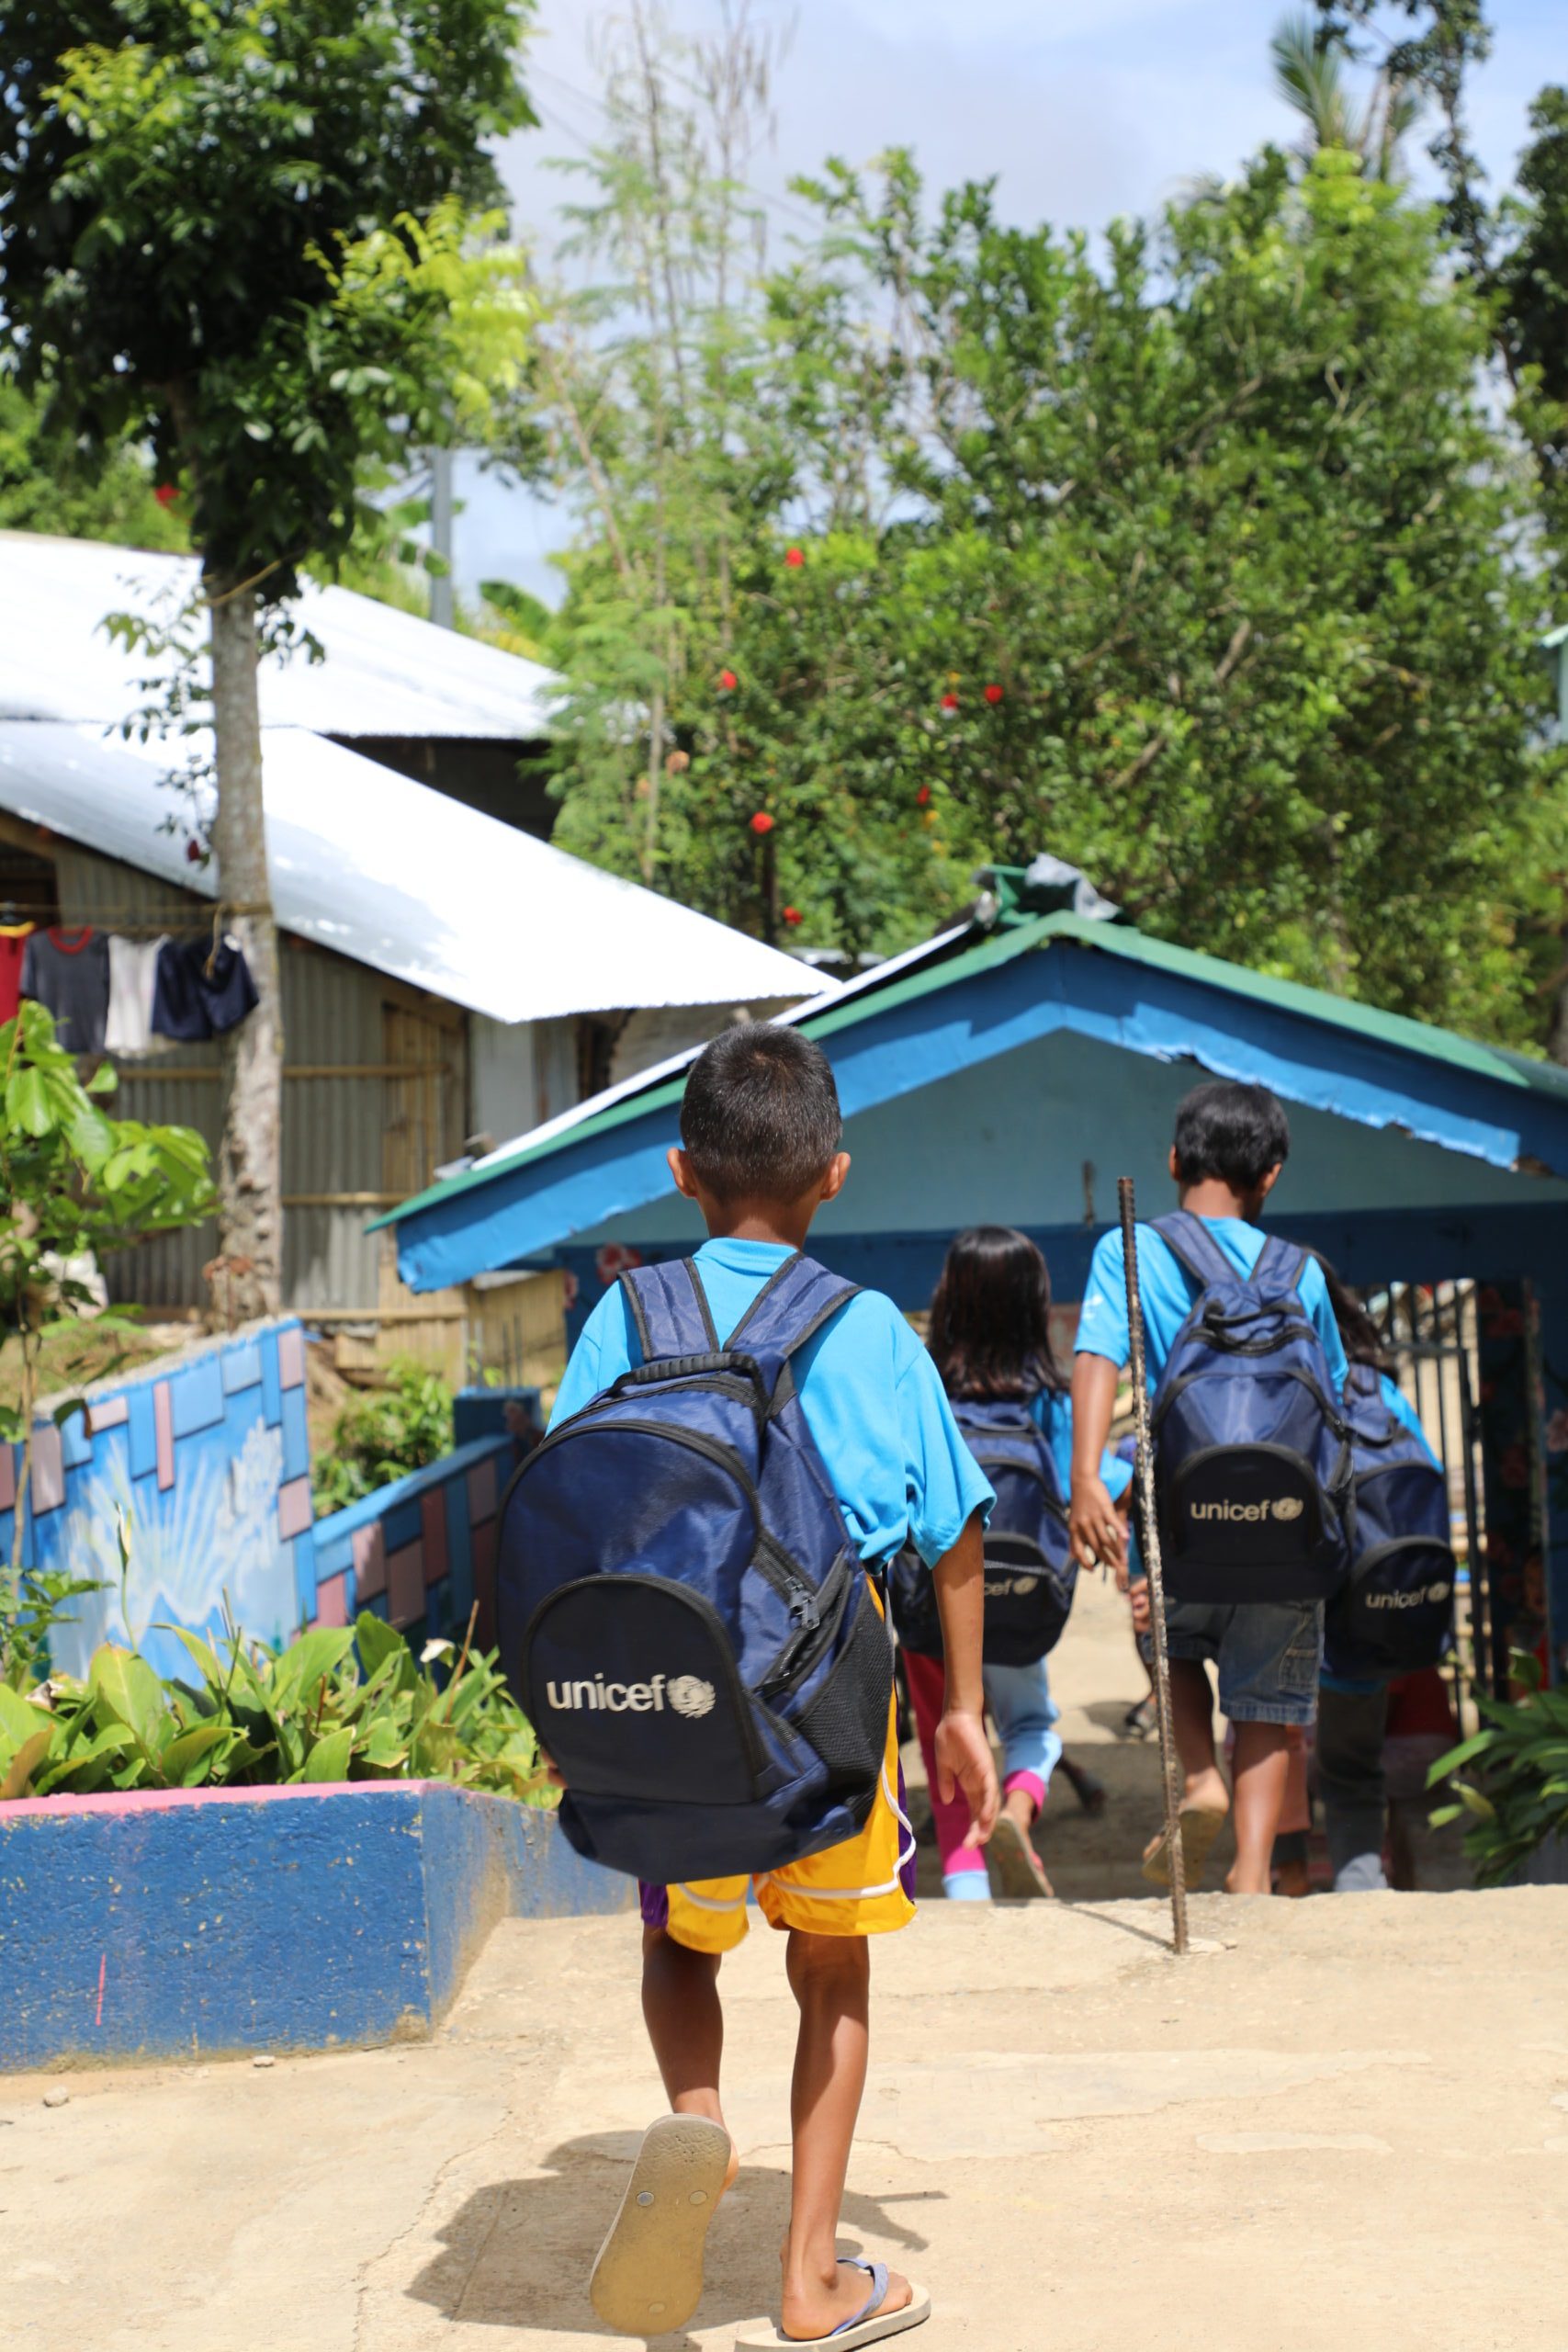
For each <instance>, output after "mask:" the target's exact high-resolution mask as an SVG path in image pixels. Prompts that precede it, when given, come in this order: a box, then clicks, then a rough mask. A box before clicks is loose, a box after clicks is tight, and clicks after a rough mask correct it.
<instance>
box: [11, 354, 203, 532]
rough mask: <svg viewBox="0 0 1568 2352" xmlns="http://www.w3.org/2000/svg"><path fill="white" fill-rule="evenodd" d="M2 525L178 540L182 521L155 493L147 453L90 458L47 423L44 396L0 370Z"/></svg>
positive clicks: (116, 451)
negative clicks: (31, 396)
mask: <svg viewBox="0 0 1568 2352" xmlns="http://www.w3.org/2000/svg"><path fill="white" fill-rule="evenodd" d="M0 531H51V532H53V533H55V534H56V535H58V536H59V537H62V538H71V539H109V540H112V541H114V542H115V543H117V544H118V545H119V546H122V547H134V548H185V547H186V546H187V545H188V544H189V542H188V538H187V536H186V527H185V525H184V523H183V522H182V521H181V520H180V517H179V514H178V512H177V510H176V507H175V504H174V503H173V502H171V501H170V500H169V499H168V497H167V494H165V497H164V499H163V500H160V498H159V497H158V494H157V488H156V486H155V484H154V482H153V480H152V467H151V465H150V464H149V462H148V459H147V458H146V456H145V455H144V454H143V453H142V452H141V451H138V450H135V449H131V448H126V447H120V448H116V449H113V450H109V451H107V452H103V453H101V454H98V455H96V456H94V457H92V458H88V457H87V456H85V453H84V452H82V451H80V450H78V449H75V448H73V447H71V446H70V445H69V444H68V443H67V444H65V445H64V446H62V442H61V439H60V437H59V436H58V435H50V434H49V433H48V432H47V431H46V429H45V426H44V422H43V414H42V402H41V401H40V400H39V399H37V398H34V399H29V398H28V395H27V394H26V393H25V392H24V391H22V390H21V389H20V387H19V386H17V384H15V383H13V382H11V381H9V380H8V379H6V377H4V376H0Z"/></svg>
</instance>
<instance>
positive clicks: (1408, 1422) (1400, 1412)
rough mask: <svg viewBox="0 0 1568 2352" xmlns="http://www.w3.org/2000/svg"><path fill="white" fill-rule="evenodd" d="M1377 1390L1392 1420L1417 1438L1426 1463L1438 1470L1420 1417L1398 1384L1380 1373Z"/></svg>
mask: <svg viewBox="0 0 1568 2352" xmlns="http://www.w3.org/2000/svg"><path fill="white" fill-rule="evenodd" d="M1378 1389H1379V1392H1380V1394H1381V1395H1382V1401H1383V1403H1384V1404H1385V1405H1386V1406H1387V1407H1388V1409H1389V1411H1390V1412H1391V1413H1392V1414H1393V1418H1394V1419H1395V1420H1396V1421H1399V1422H1402V1423H1403V1424H1404V1428H1406V1429H1407V1430H1409V1431H1410V1434H1411V1436H1412V1437H1418V1438H1419V1439H1420V1441H1421V1451H1422V1452H1423V1453H1425V1455H1426V1457H1427V1461H1428V1462H1429V1463H1430V1464H1431V1465H1432V1467H1433V1469H1434V1470H1440V1469H1441V1468H1442V1466H1443V1465H1442V1464H1441V1463H1440V1462H1439V1461H1438V1457H1437V1455H1436V1454H1435V1453H1433V1451H1432V1441H1431V1439H1430V1438H1429V1437H1428V1436H1427V1432H1426V1430H1424V1429H1423V1428H1422V1426H1421V1416H1420V1414H1419V1413H1418V1412H1417V1411H1416V1408H1415V1406H1414V1405H1413V1404H1412V1403H1411V1401H1410V1399H1409V1397H1407V1396H1406V1395H1405V1394H1404V1389H1403V1388H1401V1387H1400V1385H1399V1384H1398V1382H1397V1381H1396V1380H1394V1379H1393V1377H1392V1376H1391V1375H1390V1374H1388V1373H1386V1372H1380V1373H1379V1374H1378Z"/></svg>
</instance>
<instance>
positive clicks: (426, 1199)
mask: <svg viewBox="0 0 1568 2352" xmlns="http://www.w3.org/2000/svg"><path fill="white" fill-rule="evenodd" d="M1058 942H1060V943H1063V944H1071V945H1074V946H1081V947H1087V948H1089V949H1092V950H1094V951H1095V952H1097V953H1099V954H1100V955H1106V956H1122V957H1123V958H1124V959H1126V960H1127V961H1128V962H1130V963H1135V964H1145V965H1146V966H1148V967H1150V969H1151V970H1154V971H1158V972H1163V973H1166V974H1168V975H1170V976H1172V977H1174V978H1181V979H1188V980H1191V981H1193V982H1195V983H1197V984H1198V985H1199V986H1201V987H1204V988H1211V989H1221V990H1223V991H1224V993H1226V994H1228V995H1231V996H1239V997H1246V998H1248V999H1250V1000H1251V1001H1253V1002H1255V1003H1258V1004H1264V1005H1268V1006H1270V1007H1271V1008H1272V1009H1273V1010H1275V1011H1276V1012H1288V1013H1292V1014H1294V1015H1295V1016H1296V1017H1297V1018H1299V1019H1301V1020H1303V1021H1312V1022H1315V1023H1319V1024H1322V1025H1326V1026H1328V1027H1331V1028H1337V1029H1340V1030H1344V1031H1346V1032H1348V1034H1350V1035H1354V1036H1358V1037H1361V1038H1365V1039H1367V1040H1369V1041H1371V1042H1372V1043H1374V1044H1377V1045H1382V1046H1389V1047H1390V1048H1392V1049H1393V1051H1394V1052H1396V1053H1402V1054H1418V1055H1420V1056H1422V1057H1424V1058H1425V1059H1427V1060H1428V1061H1436V1062H1441V1063H1444V1064H1446V1065H1447V1066H1448V1067H1449V1068H1450V1069H1457V1070H1463V1071H1465V1072H1466V1073H1468V1074H1469V1075H1470V1076H1472V1077H1476V1078H1482V1079H1486V1080H1491V1081H1492V1082H1493V1083H1494V1084H1499V1085H1504V1086H1510V1087H1522V1088H1525V1089H1527V1090H1529V1091H1533V1092H1536V1093H1540V1094H1543V1095H1546V1096H1548V1097H1550V1098H1551V1100H1552V1101H1554V1102H1557V1103H1563V1104H1568V1069H1559V1068H1558V1066H1557V1065H1556V1064H1555V1063H1552V1062H1544V1061H1542V1062H1537V1061H1531V1060H1530V1059H1529V1057H1528V1056H1526V1055H1523V1054H1517V1053H1513V1052H1510V1051H1509V1050H1508V1049H1507V1048H1506V1046H1484V1045H1482V1044H1480V1043H1479V1042H1478V1041H1477V1040H1476V1039H1474V1038H1472V1037H1463V1036H1461V1035H1459V1034H1458V1033H1457V1031H1454V1030H1451V1029H1439V1028H1438V1027H1436V1026H1435V1025H1433V1024H1432V1023H1427V1022H1424V1021H1413V1020H1411V1019H1410V1018H1409V1016H1408V1015H1407V1014H1404V1013H1401V1012H1380V1011H1378V1010H1377V1008H1376V1007H1375V1006H1372V1005H1366V1004H1358V1003H1356V1002H1355V1001H1353V1000H1352V999H1350V998H1348V997H1337V996H1330V995H1328V994H1327V992H1326V991H1325V989H1314V988H1308V987H1306V986H1305V985H1303V983H1302V982H1301V981H1298V980H1282V979H1276V978H1271V977H1270V976H1269V974H1268V973H1264V972H1254V971H1250V970H1248V968H1247V967H1246V966H1245V965H1241V964H1231V963H1227V962H1226V961H1224V958H1223V957H1221V956H1205V955H1203V954H1201V952H1200V951H1199V950H1197V949H1195V948H1190V947H1175V946H1172V945H1170V944H1168V942H1167V941H1165V940H1159V939H1151V938H1149V937H1148V936H1147V935H1146V934H1145V933H1142V932H1139V931H1136V930H1134V928H1133V927H1132V926H1131V925H1129V924H1122V923H1109V922H1102V921H1099V920H1096V919H1095V918H1093V917H1091V916H1084V915H1071V914H1046V915H1039V916H1036V917H1033V918H1031V919H1029V920H1026V921H1023V922H1012V923H1010V925H1009V926H1008V927H1007V928H1005V929H1004V930H1001V931H998V932H997V933H994V934H993V935H991V936H989V937H987V938H983V939H981V940H980V941H979V942H977V944H976V945H975V946H973V947H968V948H964V949H962V950H961V951H960V952H959V953H958V954H956V955H954V956H949V957H946V958H944V959H942V960H940V961H937V962H935V963H932V964H931V965H929V966H926V967H923V968H920V969H917V970H914V971H911V972H909V973H908V974H907V975H906V976H905V977H904V978H901V979H897V980H894V981H892V982H891V983H890V984H889V985H888V986H887V987H886V988H881V989H879V988H876V987H874V986H872V987H870V988H868V989H865V990H864V992H863V993H862V992H860V991H859V990H857V991H856V992H855V994H854V995H853V997H852V1000H851V1001H849V1002H848V1003H844V1004H835V1003H829V1004H827V1005H824V1007H823V1008H822V1010H821V1011H820V1012H814V1013H811V1014H809V1015H808V1016H807V1018H806V1019H804V1020H802V1021H801V1022H800V1023H799V1026H800V1027H801V1028H802V1029H804V1030H805V1032H806V1033H807V1035H808V1036H811V1037H815V1038H817V1039H818V1040H819V1041H822V1042H826V1040H827V1039H829V1038H830V1037H834V1036H838V1035H841V1034H842V1033H843V1032H844V1031H845V1030H847V1029H851V1028H854V1027H856V1026H858V1025H859V1023H862V1022H864V1021H870V1020H872V1019H874V1018H875V1017H876V1016H877V1015H878V1014H881V1013H884V1012H889V1011H891V1010H893V1009H894V1008H895V1007H897V1006H899V1005H905V1004H911V1003H915V1002H918V1001H919V999H920V998H922V997H927V996H932V995H935V994H938V993H939V992H940V991H942V989H948V988H951V987H953V985H954V984H955V983H957V982H959V981H962V980H965V979H968V978H972V977H973V976H974V975H975V974H976V973H979V972H986V971H990V970H993V969H994V968H995V967H997V966H998V965H1001V964H1006V963H1010V961H1011V960H1012V958H1013V957H1014V956H1027V955H1031V954H1032V953H1033V952H1034V951H1035V950H1036V949H1037V948H1042V947H1050V946H1053V945H1055V944H1057V943H1058ZM685 1083H686V1081H685V1077H684V1074H683V1073H682V1074H680V1075H678V1076H676V1077H674V1078H668V1079H663V1080H659V1081H657V1082H656V1083H654V1084H652V1085H650V1086H649V1088H648V1089H647V1091H643V1092H634V1093H631V1094H628V1095H626V1096H625V1097H623V1099H622V1100H621V1101H620V1102H618V1103H611V1104H610V1105H609V1106H608V1107H607V1108H606V1109H605V1110H603V1111H598V1112H594V1113H592V1114H591V1115H590V1116H589V1117H587V1118H585V1119H582V1120H581V1121H580V1122H579V1123H578V1124H577V1125H574V1126H570V1127H567V1128H565V1129H563V1130H562V1132H561V1133H560V1134H558V1135H555V1136H546V1137H545V1138H544V1139H543V1140H542V1141H540V1142H538V1143H532V1144H530V1143H523V1144H520V1145H519V1146H518V1148H516V1149H515V1150H514V1151H510V1152H508V1153H506V1154H505V1156H504V1157H503V1158H500V1159H495V1160H493V1161H491V1163H490V1164H489V1165H488V1166H486V1167H484V1168H474V1169H468V1170H465V1172H464V1173H463V1174H462V1175H460V1176H452V1177H449V1178H448V1179H447V1180H446V1182H445V1183H444V1184H432V1185H430V1186H429V1187H428V1188H427V1189H426V1190H425V1191H424V1192H423V1193H415V1194H414V1195H413V1197H412V1199H410V1200H407V1201H403V1202H401V1203H400V1204H399V1206H398V1207H396V1208H395V1209H390V1210H389V1211H388V1212H387V1213H386V1215H385V1216H379V1217H377V1218H376V1219H375V1220H374V1222H373V1223H372V1225H371V1226H370V1227H369V1230H370V1231H371V1232H373V1233H374V1232H377V1231H378V1230H379V1229H380V1228H381V1227H384V1226H390V1225H396V1224H399V1223H400V1221H401V1220H402V1219H403V1218H404V1217H407V1216H413V1215H415V1214H416V1213H417V1212H418V1211H420V1210H423V1209H427V1208H430V1207H431V1206H433V1205H434V1204H435V1203H436V1202H446V1201H452V1200H456V1199H457V1198H458V1196H459V1195H460V1194H462V1193H467V1192H472V1191H474V1190H476V1189H477V1188H478V1187H479V1186H480V1185H484V1184H489V1183H491V1182H493V1181H494V1180H495V1179H496V1178H497V1177H500V1176H502V1175H507V1174H510V1173H512V1172H513V1170H516V1169H519V1168H525V1167H527V1166H528V1165H529V1164H530V1163H531V1162H532V1161H535V1160H537V1159H547V1158H548V1157H549V1156H550V1155H551V1154H552V1153H555V1152H559V1151H564V1150H566V1149H567V1148H569V1147H570V1146H571V1145H573V1144H578V1143H587V1142H591V1141H592V1140H594V1139H595V1138H596V1137H598V1136H604V1135H609V1134H612V1133H613V1132H614V1131H615V1129H616V1128H617V1127H623V1126H626V1125H629V1124H630V1122H631V1121H632V1120H634V1119H641V1118H644V1117H646V1116H647V1115H648V1114H649V1113H650V1112H655V1111H662V1110H670V1109H673V1108H674V1107H675V1105H676V1104H678V1103H679V1102H680V1100H681V1096H682V1092H683V1091H684V1090H685Z"/></svg>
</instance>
